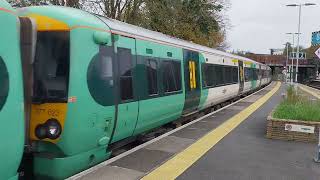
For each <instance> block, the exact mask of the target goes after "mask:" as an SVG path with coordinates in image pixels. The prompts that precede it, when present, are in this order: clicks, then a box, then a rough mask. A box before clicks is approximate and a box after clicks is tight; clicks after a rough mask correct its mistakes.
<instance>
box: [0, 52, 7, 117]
mask: <svg viewBox="0 0 320 180" xmlns="http://www.w3.org/2000/svg"><path fill="white" fill-rule="evenodd" d="M8 93H9V73H8V69H7V66H6V65H5V63H4V61H3V59H2V58H1V57H0V111H1V109H2V108H3V106H4V104H5V102H6V100H7V97H8Z"/></svg>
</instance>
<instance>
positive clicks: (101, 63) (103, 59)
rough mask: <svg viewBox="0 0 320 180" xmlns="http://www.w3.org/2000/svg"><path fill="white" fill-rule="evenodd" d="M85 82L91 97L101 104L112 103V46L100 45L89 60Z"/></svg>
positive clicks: (108, 104) (107, 104)
mask: <svg viewBox="0 0 320 180" xmlns="http://www.w3.org/2000/svg"><path fill="white" fill-rule="evenodd" d="M87 83H88V88H89V92H90V94H91V96H92V98H93V99H94V100H95V101H96V102H97V103H98V104H100V105H102V106H111V105H113V104H114V90H113V87H114V79H113V48H112V47H106V46H101V47H100V50H99V54H97V55H95V56H94V57H93V59H92V60H91V62H90V64H89V67H88V71H87Z"/></svg>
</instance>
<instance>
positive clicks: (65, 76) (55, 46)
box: [33, 31, 70, 103]
mask: <svg viewBox="0 0 320 180" xmlns="http://www.w3.org/2000/svg"><path fill="white" fill-rule="evenodd" d="M69 49H70V33H69V32H54V31H50V32H38V34H37V45H36V54H35V61H34V87H33V101H34V102H38V103H44V102H67V99H68V98H67V97H68V84H69V66H70V50H69Z"/></svg>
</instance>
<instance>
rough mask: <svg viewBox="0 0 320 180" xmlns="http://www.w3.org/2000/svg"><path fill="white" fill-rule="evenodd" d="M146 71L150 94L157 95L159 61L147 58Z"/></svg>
mask: <svg viewBox="0 0 320 180" xmlns="http://www.w3.org/2000/svg"><path fill="white" fill-rule="evenodd" d="M146 71H147V79H148V93H149V95H156V94H158V75H157V72H158V62H157V61H156V60H153V59H147V60H146Z"/></svg>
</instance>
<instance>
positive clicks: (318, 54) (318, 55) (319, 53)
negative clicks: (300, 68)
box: [314, 48, 320, 59]
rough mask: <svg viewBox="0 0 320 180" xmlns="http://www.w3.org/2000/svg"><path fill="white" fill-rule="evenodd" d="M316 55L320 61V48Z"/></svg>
mask: <svg viewBox="0 0 320 180" xmlns="http://www.w3.org/2000/svg"><path fill="white" fill-rule="evenodd" d="M314 53H315V54H316V55H317V57H318V58H319V59H320V48H319V49H318V50H316V52H314Z"/></svg>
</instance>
